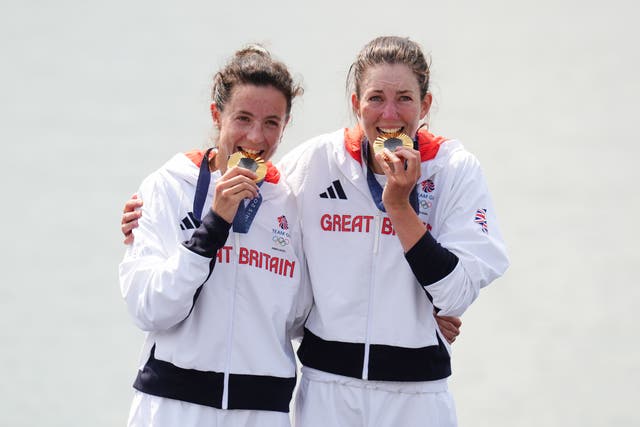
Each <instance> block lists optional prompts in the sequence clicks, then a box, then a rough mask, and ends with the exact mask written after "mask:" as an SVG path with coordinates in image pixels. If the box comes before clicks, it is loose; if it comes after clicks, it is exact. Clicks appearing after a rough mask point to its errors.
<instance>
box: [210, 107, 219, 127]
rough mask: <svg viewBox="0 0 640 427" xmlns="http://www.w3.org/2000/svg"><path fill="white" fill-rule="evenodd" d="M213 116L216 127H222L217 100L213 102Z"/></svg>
mask: <svg viewBox="0 0 640 427" xmlns="http://www.w3.org/2000/svg"><path fill="white" fill-rule="evenodd" d="M211 118H212V119H213V123H214V124H215V125H216V127H217V128H218V129H220V110H218V106H217V105H216V103H215V102H212V103H211Z"/></svg>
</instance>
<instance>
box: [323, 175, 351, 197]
mask: <svg viewBox="0 0 640 427" xmlns="http://www.w3.org/2000/svg"><path fill="white" fill-rule="evenodd" d="M320 198H321V199H342V200H347V195H346V194H344V189H343V188H342V184H340V181H339V180H337V179H336V180H335V181H333V182H332V183H331V185H330V186H329V187H327V191H325V192H324V193H320Z"/></svg>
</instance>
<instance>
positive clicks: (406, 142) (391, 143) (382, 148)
mask: <svg viewBox="0 0 640 427" xmlns="http://www.w3.org/2000/svg"><path fill="white" fill-rule="evenodd" d="M398 147H404V148H407V149H413V140H412V139H411V138H410V137H409V135H407V134H406V133H403V132H388V133H381V134H380V135H379V136H378V137H377V138H376V140H375V141H373V151H374V153H375V154H376V157H377V158H380V159H381V160H382V161H383V162H384V164H382V165H381V166H382V167H383V169H384V168H385V166H386V167H387V168H388V169H389V170H390V172H391V173H395V172H396V171H397V169H398V168H397V167H395V166H394V163H395V164H398V163H399V162H400V159H399V157H398V156H397V155H396V149H397V148H398ZM381 163H382V162H381ZM405 168H406V165H405Z"/></svg>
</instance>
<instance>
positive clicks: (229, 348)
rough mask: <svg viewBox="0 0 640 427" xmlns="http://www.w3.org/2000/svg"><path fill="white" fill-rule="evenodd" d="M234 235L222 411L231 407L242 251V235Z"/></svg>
mask: <svg viewBox="0 0 640 427" xmlns="http://www.w3.org/2000/svg"><path fill="white" fill-rule="evenodd" d="M233 235H234V239H235V242H234V245H233V251H234V253H235V261H234V264H235V269H234V273H235V274H234V276H235V277H234V280H233V290H232V292H231V301H230V302H231V305H230V307H231V311H230V313H229V326H228V327H227V360H226V362H225V368H224V386H223V389H222V409H228V407H229V372H230V370H231V353H232V346H233V320H234V319H235V311H236V292H237V290H238V260H239V259H240V258H239V251H240V235H239V234H238V233H236V232H234V233H233Z"/></svg>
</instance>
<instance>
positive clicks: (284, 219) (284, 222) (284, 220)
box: [278, 215, 289, 230]
mask: <svg viewBox="0 0 640 427" xmlns="http://www.w3.org/2000/svg"><path fill="white" fill-rule="evenodd" d="M278 227H280V228H282V229H283V230H288V229H289V223H288V222H287V217H286V216H284V215H282V216H279V217H278Z"/></svg>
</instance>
